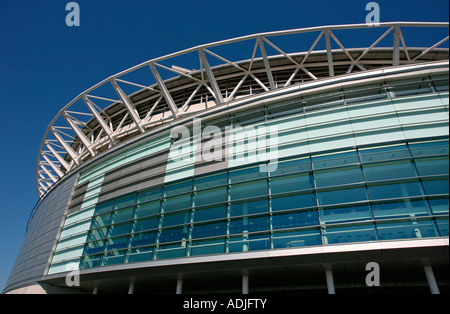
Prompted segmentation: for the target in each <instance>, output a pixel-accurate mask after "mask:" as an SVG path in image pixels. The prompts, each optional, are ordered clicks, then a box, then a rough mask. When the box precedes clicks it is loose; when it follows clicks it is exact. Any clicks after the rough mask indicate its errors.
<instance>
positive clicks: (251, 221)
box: [230, 216, 269, 233]
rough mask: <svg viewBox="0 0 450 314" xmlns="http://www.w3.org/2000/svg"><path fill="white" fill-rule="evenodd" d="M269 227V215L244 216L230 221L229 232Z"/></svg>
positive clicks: (250, 230)
mask: <svg viewBox="0 0 450 314" xmlns="http://www.w3.org/2000/svg"><path fill="white" fill-rule="evenodd" d="M268 229H269V217H268V216H262V217H245V218H241V219H234V220H231V221H230V233H242V232H253V231H262V230H268Z"/></svg>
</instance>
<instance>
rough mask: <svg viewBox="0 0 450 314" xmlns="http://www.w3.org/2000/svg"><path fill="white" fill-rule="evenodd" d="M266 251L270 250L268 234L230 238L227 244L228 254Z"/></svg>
mask: <svg viewBox="0 0 450 314" xmlns="http://www.w3.org/2000/svg"><path fill="white" fill-rule="evenodd" d="M267 249H270V240H269V235H268V234H263V235H244V236H242V237H231V238H230V240H229V242H228V251H229V252H230V253H232V252H247V251H256V250H267Z"/></svg>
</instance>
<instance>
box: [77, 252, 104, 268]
mask: <svg viewBox="0 0 450 314" xmlns="http://www.w3.org/2000/svg"><path fill="white" fill-rule="evenodd" d="M101 257H102V255H100V254H99V255H94V256H84V257H83V259H82V260H81V263H80V264H81V265H80V268H82V269H85V268H90V267H97V266H100V262H101Z"/></svg>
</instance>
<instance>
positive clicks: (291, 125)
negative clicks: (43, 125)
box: [48, 74, 449, 274]
mask: <svg viewBox="0 0 450 314" xmlns="http://www.w3.org/2000/svg"><path fill="white" fill-rule="evenodd" d="M344 83H345V82H344ZM322 84H325V83H322ZM323 86H325V85H319V86H315V87H313V88H312V90H311V91H308V87H305V86H302V88H303V89H304V94H302V95H301V96H295V97H290V98H288V99H289V100H283V101H281V100H277V101H276V102H273V103H270V102H262V103H257V104H255V106H254V107H252V109H239V110H237V111H233V112H228V111H224V113H223V114H221V115H220V116H217V117H215V118H214V119H208V117H207V116H206V117H205V118H202V120H201V121H202V125H201V127H202V128H206V127H209V126H217V128H219V129H220V131H221V132H222V133H223V132H226V127H235V126H241V127H242V128H243V131H244V133H245V132H247V133H246V134H247V135H246V137H243V139H238V136H237V135H235V134H231V135H230V137H229V138H231V139H232V140H231V141H230V142H228V143H223V142H222V145H223V146H222V149H223V152H224V157H225V160H224V161H220V162H218V163H215V162H203V161H200V162H199V161H198V160H196V158H185V159H184V158H180V160H177V159H174V158H171V157H173V156H172V155H171V154H172V149H171V148H172V145H173V143H174V141H172V140H171V138H170V136H169V134H168V133H164V132H162V133H161V134H159V133H158V134H157V135H156V137H155V138H152V139H148V140H146V141H142V142H141V144H139V145H137V146H135V147H131V148H129V149H123V150H121V151H120V153H119V154H117V155H115V156H112V157H108V158H103V159H101V160H100V161H99V163H97V164H95V165H94V166H92V167H91V168H87V169H85V170H84V171H82V172H81V173H80V176H79V179H78V184H77V185H76V187H75V192H74V196H73V197H72V203H71V205H70V206H69V214H68V216H67V218H66V220H65V222H64V226H63V227H62V231H61V235H60V237H59V240H58V242H57V244H56V249H55V250H54V253H53V258H52V261H51V264H50V267H49V270H48V274H55V273H60V272H64V271H66V270H67V267H68V265H71V264H73V263H75V264H77V265H79V267H80V268H89V267H97V266H106V265H112V264H122V263H133V262H138V261H150V260H160V259H167V258H176V257H189V256H201V255H208V254H226V253H233V252H244V251H254V250H267V249H269V250H270V249H278V248H288V247H300V246H314V245H332V244H340V243H354V242H367V241H386V240H398V239H417V238H427V237H442V236H448V229H449V228H448V207H449V204H448V195H449V194H448V173H449V171H448V169H449V166H448V115H449V109H448V76H443V75H434V74H433V75H426V76H425V75H422V74H420V75H418V76H411V77H409V78H408V79H407V80H396V79H392V78H389V77H385V80H383V81H379V80H377V83H376V84H371V85H367V84H364V85H363V84H362V85H359V84H354V85H351V84H347V85H345V86H346V87H343V86H344V85H342V86H341V87H333V88H332V89H331V88H330V89H329V90H328V91H326V92H324V90H323V89H322V88H321V87H323ZM325 87H326V86H325ZM315 88H319V89H320V90H321V92H314V91H315ZM249 101H250V100H249ZM261 126H262V127H265V128H271V127H275V128H277V130H278V134H277V156H278V159H277V161H275V160H270V161H269V160H268V159H269V158H270V157H266V158H261V159H257V160H258V161H259V163H256V162H255V161H256V160H255V159H253V160H251V159H250V158H248V159H245V158H243V159H241V160H239V159H238V158H237V159H234V158H233V157H236V152H237V151H239V150H240V149H242V150H243V151H245V149H246V148H247V149H249V147H250V146H251V145H250V142H251V141H252V140H255V138H254V136H256V135H255V134H257V132H256V130H259V129H258V128H259V127H261ZM249 134H250V135H249ZM251 134H253V135H251ZM252 136H253V138H252ZM233 139H234V141H233ZM206 140H207V139H202V141H198V143H196V141H195V140H191V144H190V147H191V150H192V152H195V151H196V150H200V145H203V144H205V142H206V143H207V141H206ZM256 140H257V141H258V143H259V138H257V139H256ZM269 142H270V141H269V140H268V139H267V140H266V141H264V142H263V143H264V144H263V145H264V146H265V147H266V152H267V154H265V155H266V156H270V155H271V153H272V151H271V148H270V154H269V146H270V144H269ZM230 143H231V144H230ZM227 145H228V146H227ZM226 154H228V155H226ZM233 154H234V155H233ZM257 154H259V149H258V152H257ZM187 155H189V154H187ZM247 155H248V156H250V153H248V154H247ZM227 157H228V159H227ZM244 157H245V156H244ZM258 157H259V155H258ZM275 165H276V166H277V167H276V170H274V169H275V168H273V166H275ZM261 169H271V172H270V173H265V172H261V171H260V170H261Z"/></svg>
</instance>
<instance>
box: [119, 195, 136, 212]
mask: <svg viewBox="0 0 450 314" xmlns="http://www.w3.org/2000/svg"><path fill="white" fill-rule="evenodd" d="M135 202H136V194H133V195H129V196H126V197H122V198H119V199H116V201H115V202H114V209H119V208H124V207H127V206H130V205H134V203H135Z"/></svg>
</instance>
